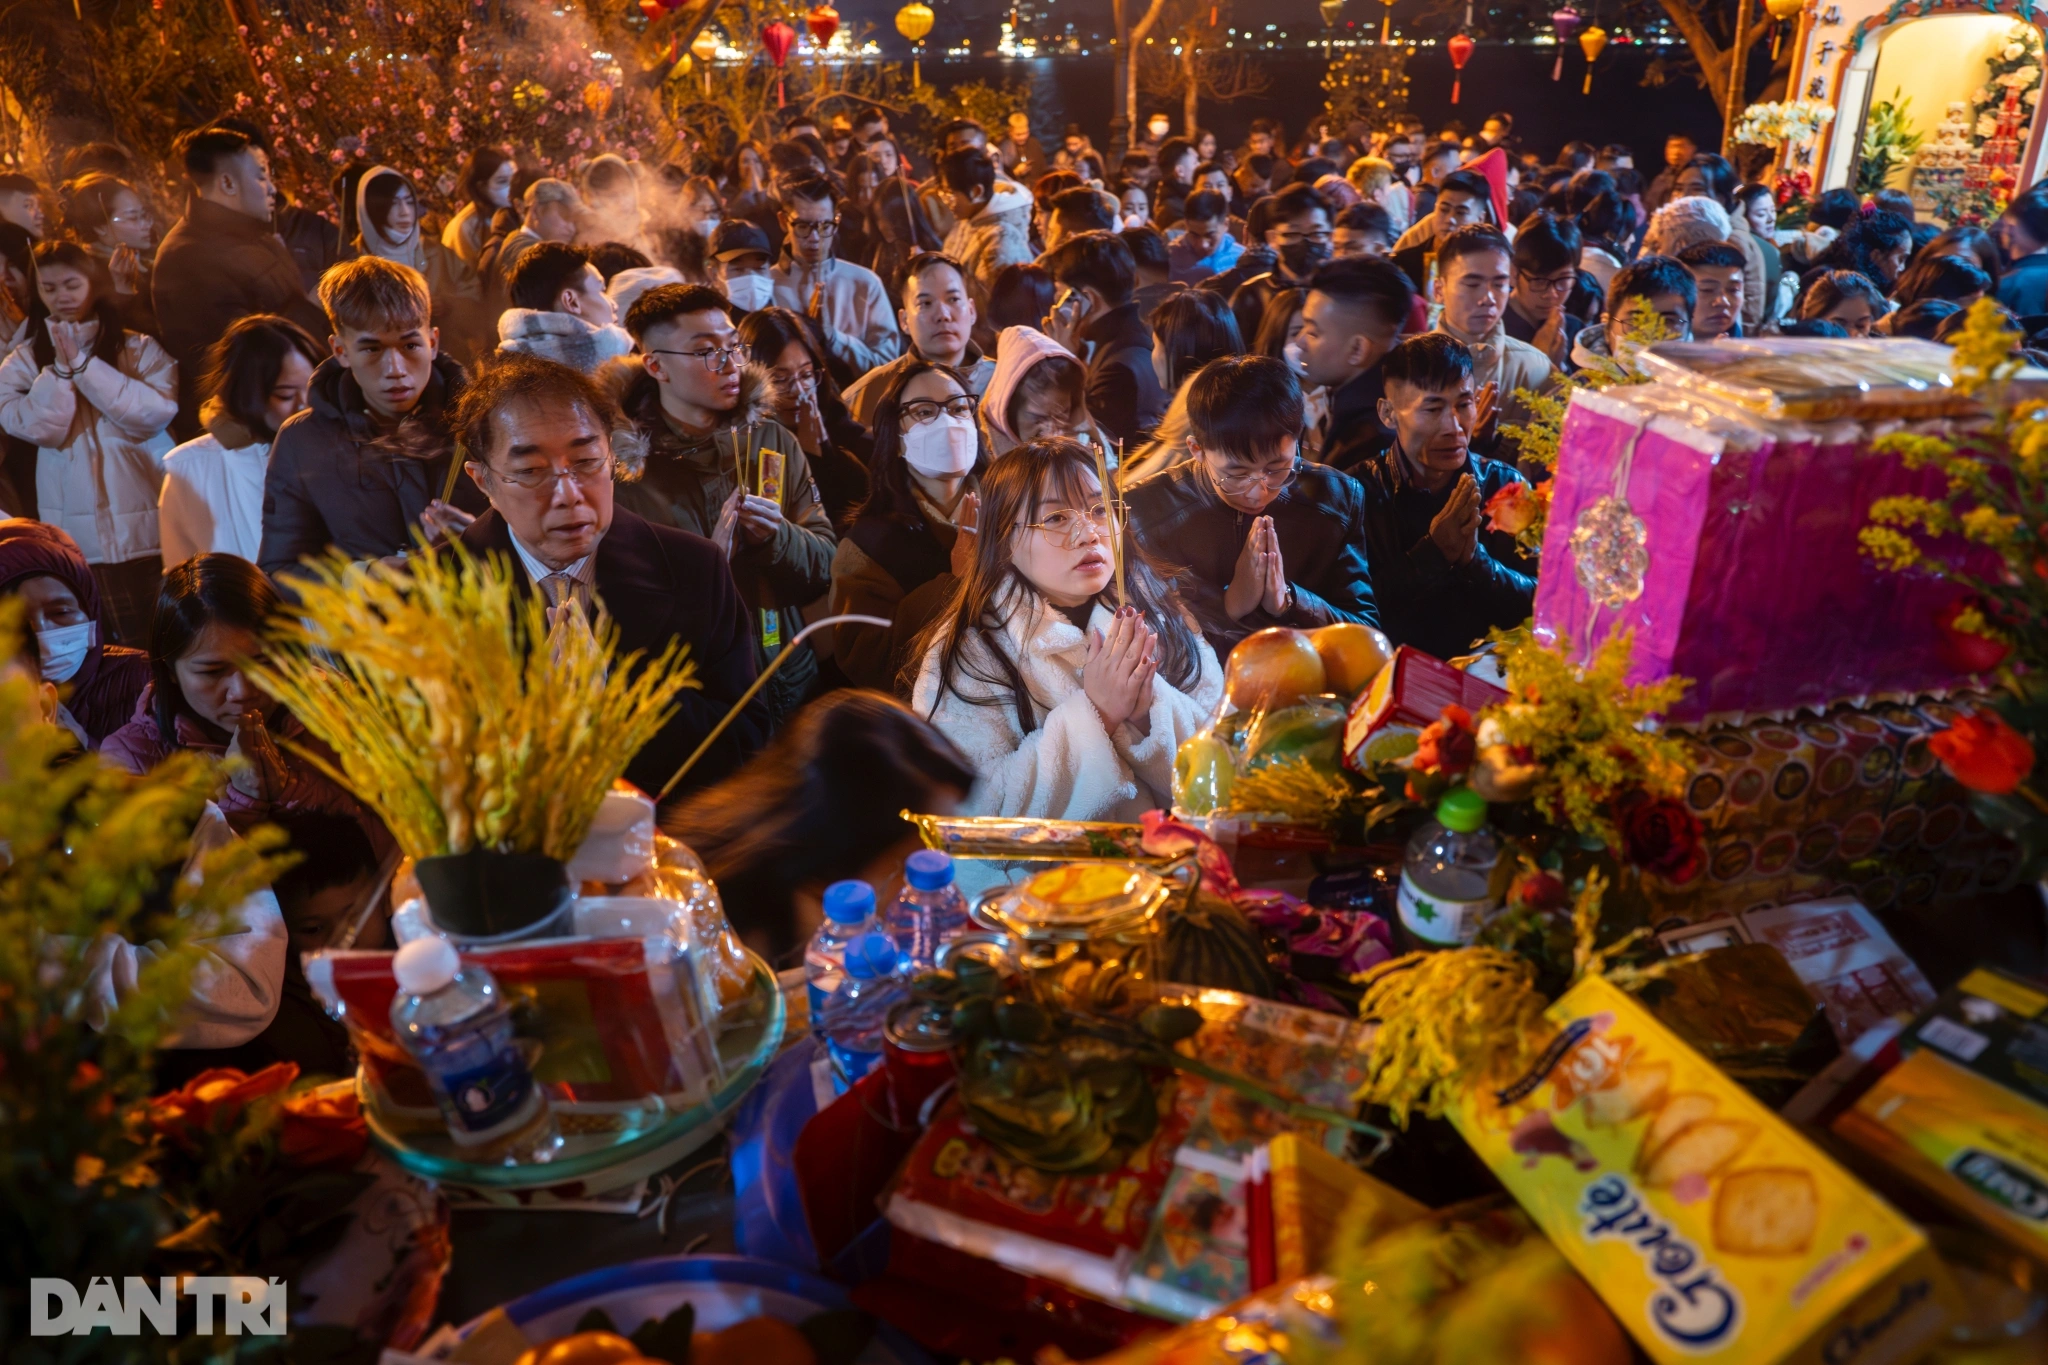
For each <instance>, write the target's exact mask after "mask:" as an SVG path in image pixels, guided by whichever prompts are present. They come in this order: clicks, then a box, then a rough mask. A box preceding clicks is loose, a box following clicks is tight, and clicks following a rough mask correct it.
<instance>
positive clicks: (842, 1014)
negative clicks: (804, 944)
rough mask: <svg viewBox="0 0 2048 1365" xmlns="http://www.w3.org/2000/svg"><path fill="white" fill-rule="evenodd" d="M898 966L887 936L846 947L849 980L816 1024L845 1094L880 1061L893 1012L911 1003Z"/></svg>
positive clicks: (875, 936)
mask: <svg viewBox="0 0 2048 1365" xmlns="http://www.w3.org/2000/svg"><path fill="white" fill-rule="evenodd" d="M900 963H901V958H900V957H899V955H898V954H897V952H896V945H895V944H894V943H891V942H890V941H889V936H888V935H887V934H875V933H869V934H862V935H860V936H859V937H857V938H855V939H854V940H853V941H852V942H851V943H849V944H847V945H846V960H845V975H844V977H843V978H842V979H841V980H840V983H839V989H838V990H836V991H834V992H832V994H831V995H830V996H829V997H828V998H827V999H826V1001H825V1005H824V1008H823V1009H822V1010H821V1011H820V1012H819V1016H818V1019H817V1021H816V1023H817V1028H818V1032H820V1033H822V1034H824V1036H825V1051H826V1053H827V1054H829V1055H830V1056H831V1058H832V1070H833V1075H834V1080H835V1083H836V1084H837V1085H838V1087H839V1089H840V1090H841V1092H842V1093H843V1092H844V1091H845V1089H846V1088H847V1087H849V1086H851V1085H852V1084H853V1083H854V1082H855V1081H857V1080H859V1079H860V1078H861V1077H863V1076H865V1075H867V1074H868V1072H870V1071H872V1070H873V1069H874V1067H875V1064H876V1063H877V1062H879V1061H881V1060H882V1047H883V1044H884V1042H885V1041H886V1039H885V1035H884V1030H885V1028H886V1026H887V1024H888V1022H889V1011H890V1010H892V1009H894V1008H895V1007H896V1006H897V1005H898V1004H900V1003H901V1002H902V1001H904V1000H907V999H908V998H909V990H908V988H907V987H906V986H905V984H904V981H903V978H902V977H901V976H899V975H897V967H898V966H899V965H900Z"/></svg>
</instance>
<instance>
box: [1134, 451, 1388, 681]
mask: <svg viewBox="0 0 2048 1365" xmlns="http://www.w3.org/2000/svg"><path fill="white" fill-rule="evenodd" d="M1125 497H1126V499H1127V501H1128V502H1129V505H1130V515H1131V529H1132V530H1133V531H1134V532H1135V533H1136V534H1137V537H1138V543H1139V544H1140V545H1142V546H1143V547H1144V548H1145V550H1146V552H1147V553H1149V554H1151V555H1152V557H1153V558H1154V559H1156V560H1158V561H1160V562H1161V563H1162V564H1163V565H1164V566H1165V567H1166V569H1167V570H1168V571H1169V572H1172V573H1173V574H1174V575H1175V586H1177V587H1178V588H1179V589H1180V595H1181V598H1182V600H1183V601H1185V602H1186V603H1187V605H1188V608H1189V610H1191V611H1193V612H1194V614H1195V619H1196V620H1197V621H1199V622H1200V623H1201V626H1202V633H1203V634H1204V635H1205V636H1207V637H1208V639H1209V644H1210V646H1211V647H1212V648H1214V649H1215V651H1216V656H1217V657H1218V658H1219V659H1220V658H1222V657H1223V656H1224V655H1226V654H1228V653H1229V652H1230V648H1231V646H1232V645H1235V644H1236V643H1237V642H1238V641H1239V640H1242V639H1243V638H1244V637H1245V636H1247V635H1249V634H1251V633H1252V632H1253V631H1255V630H1264V629H1265V628H1266V627H1267V626H1297V627H1300V628H1302V629H1313V628H1315V627H1316V626H1326V625H1329V624H1330V623H1331V622H1333V621H1357V622H1360V623H1361V624H1364V625H1368V626H1376V625H1378V624H1379V623H1380V618H1379V612H1378V610H1377V608H1376V607H1375V606H1374V603H1373V588H1372V580H1371V577H1370V575H1369V574H1368V573H1367V570H1366V561H1365V554H1364V550H1363V547H1364V545H1365V522H1364V517H1365V493H1364V490H1363V489H1361V488H1360V487H1359V485H1358V481H1357V480H1356V479H1353V478H1350V477H1349V476H1347V475H1344V474H1339V473H1338V472H1337V471H1336V470H1334V469H1326V468H1324V467H1323V466H1321V465H1316V464H1304V465H1303V466H1302V468H1301V473H1300V475H1299V476H1298V477H1296V479H1295V481H1294V482H1293V483H1292V484H1289V485H1288V487H1287V489H1286V491H1285V492H1283V493H1281V495H1280V496H1279V497H1278V498H1276V499H1274V500H1273V503H1272V505H1271V506H1269V507H1267V508H1266V511H1265V513H1264V515H1266V516H1270V517H1271V518H1273V527H1274V530H1275V531H1277V532H1278V533H1279V536H1280V559H1281V563H1282V564H1283V565H1285V567H1286V570H1287V581H1288V584H1289V586H1290V587H1292V589H1293V601H1292V602H1291V603H1290V604H1289V606H1288V609H1287V610H1286V611H1284V612H1282V613H1281V614H1280V615H1278V616H1275V615H1272V614H1271V613H1269V612H1267V611H1266V609H1265V608H1264V607H1254V608H1253V609H1252V611H1251V614H1250V615H1248V616H1246V617H1245V618H1244V619H1243V620H1241V621H1233V620H1231V619H1230V615H1229V613H1228V612H1226V611H1224V609H1223V593H1224V590H1225V589H1226V588H1228V587H1229V586H1230V580H1231V577H1232V575H1233V574H1235V573H1236V572H1237V556H1238V554H1239V552H1240V551H1242V550H1243V549H1244V538H1245V537H1246V536H1247V535H1249V534H1250V533H1251V528H1252V520H1253V518H1252V516H1251V514H1250V513H1246V512H1240V511H1238V510H1237V509H1236V508H1233V507H1230V506H1228V505H1227V504H1225V503H1224V502H1223V500H1222V499H1221V498H1219V497H1217V496H1216V494H1215V492H1214V491H1213V490H1212V489H1211V488H1210V486H1209V479H1208V475H1207V474H1205V473H1204V472H1203V470H1202V466H1201V465H1200V463H1199V462H1197V461H1192V460H1191V461H1188V462H1186V463H1183V464H1178V465H1174V466H1173V467H1172V468H1170V469H1163V470H1161V471H1160V472H1159V473H1157V474H1155V475H1153V476H1152V477H1151V478H1149V479H1146V480H1144V481H1143V482H1141V483H1139V484H1138V485H1136V486H1135V487H1133V488H1132V489H1130V490H1129V491H1128V492H1127V493H1126V494H1125Z"/></svg>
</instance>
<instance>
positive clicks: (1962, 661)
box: [1934, 597, 2012, 673]
mask: <svg viewBox="0 0 2048 1365" xmlns="http://www.w3.org/2000/svg"><path fill="white" fill-rule="evenodd" d="M1964 612H1975V613H1976V614H1977V615H1978V616H1979V617H1980V618H1981V617H1982V616H1983V614H1984V602H1983V599H1981V598H1978V597H1958V598H1957V599H1956V600H1955V601H1953V602H1951V603H1949V604H1948V606H1947V607H1945V608H1943V610H1942V613H1941V615H1939V616H1937V617H1936V618H1935V621H1934V624H1935V627H1936V629H1938V630H1939V631H1940V632H1941V657H1942V660H1943V662H1945V663H1947V664H1948V665H1949V667H1951V668H1954V669H1957V670H1959V671H1961V672H1964V673H1989V672H1990V671H1991V670H1992V669H1994V668H1997V667H1998V666H1999V665H2000V664H2002V663H2004V662H2005V659H2006V656H2007V655H2009V654H2011V653H2012V646H2011V645H2009V644H2007V643H2006V642H2005V641H2003V640H1996V639H1993V638H1992V637H1991V636H1989V635H1983V634H1979V633H1978V632H1977V631H1974V630H1964V629H1962V628H1961V627H1959V626H1958V625H1957V624H1956V618H1957V617H1959V616H1961V615H1962V614H1963V613H1964Z"/></svg>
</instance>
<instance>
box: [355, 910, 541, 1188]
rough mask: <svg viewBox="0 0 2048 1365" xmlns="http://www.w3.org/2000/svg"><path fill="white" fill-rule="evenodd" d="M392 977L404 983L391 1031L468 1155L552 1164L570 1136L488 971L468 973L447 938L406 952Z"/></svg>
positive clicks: (407, 947) (418, 941) (510, 1163)
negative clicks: (564, 1138) (551, 1106)
mask: <svg viewBox="0 0 2048 1365" xmlns="http://www.w3.org/2000/svg"><path fill="white" fill-rule="evenodd" d="M391 969H392V974H393V975H394V976H396V977H397V978H398V994H397V995H396V996H394V997H392V1000H391V1027H392V1029H393V1030H394V1031H395V1032H396V1033H397V1034H398V1041H399V1043H400V1044H402V1045H403V1046H404V1048H405V1050H406V1051H407V1052H409V1053H411V1054H412V1058H413V1060H414V1061H415V1062H417V1063H418V1064H419V1068H420V1070H421V1071H424V1072H425V1073H426V1075H427V1083H428V1084H429V1085H430V1086H432V1087H433V1091H434V1098H435V1100H436V1101H438V1102H439V1103H440V1106H441V1118H442V1121H443V1122H445V1123H446V1124H447V1125H448V1136H449V1137H450V1138H452V1139H453V1140H454V1142H455V1145H456V1146H458V1147H460V1148H462V1149H463V1155H464V1157H465V1158H467V1159H468V1160H470V1161H476V1162H484V1163H494V1164H501V1165H506V1166H513V1165H519V1164H522V1163H528V1162H539V1161H548V1160H550V1159H552V1158H553V1157H554V1155H555V1153H556V1151H557V1150H559V1149H560V1147H561V1145H562V1137H561V1134H560V1133H559V1132H557V1131H556V1129H555V1116H554V1112H553V1111H552V1110H551V1109H549V1108H548V1100H547V1096H546V1095H544V1094H542V1093H541V1089H540V1087H539V1086H537V1085H535V1084H534V1081H533V1073H532V1072H531V1071H529V1070H528V1069H527V1066H526V1057H525V1054H523V1053H522V1052H520V1050H519V1040H518V1039H517V1038H515V1037H513V1035H512V1012H511V1011H510V1010H509V1009H507V1008H506V1006H505V1000H504V997H503V996H502V995H501V994H500V993H499V991H498V983H497V981H496V980H495V979H494V978H493V977H492V976H491V974H490V973H489V972H488V971H486V970H484V969H483V968H482V967H479V966H475V965H471V966H468V967H465V966H463V965H462V959H461V958H460V957H459V956H458V955H457V954H456V951H455V945H454V944H452V943H450V942H449V941H448V940H447V939H445V938H422V939H415V940H414V941H413V942H411V943H408V944H406V945H405V946H404V947H403V948H400V949H399V950H398V953H397V955H396V956H395V957H394V958H393V959H392V964H391Z"/></svg>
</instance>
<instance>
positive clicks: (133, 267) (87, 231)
mask: <svg viewBox="0 0 2048 1365" xmlns="http://www.w3.org/2000/svg"><path fill="white" fill-rule="evenodd" d="M62 194H63V198H64V226H65V229H66V230H67V231H68V232H69V233H70V234H71V236H72V237H73V238H74V239H76V240H77V241H78V242H79V243H80V244H81V245H83V246H84V247H85V249H86V250H87V251H90V252H91V253H92V254H93V255H94V256H95V257H97V258H98V259H99V261H100V263H101V264H103V265H105V266H106V268H107V276H108V278H109V279H111V280H112V281H113V282H114V298H115V301H116V303H117V304H118V306H119V308H120V310H121V323H122V325H123V326H125V327H127V328H128V329H129V330H130V331H133V332H149V333H152V334H154V333H155V331H156V310H155V309H154V308H152V307H151V306H150V301H149V262H150V259H151V258H152V257H153V256H155V254H156V214H155V213H153V212H152V211H151V210H150V207H149V201H147V200H146V199H144V198H143V197H142V196H141V195H140V194H137V193H136V192H135V190H134V189H133V188H132V187H130V186H129V185H128V184H127V183H126V182H125V181H121V180H117V179H115V178H114V177H113V176H111V175H108V174H106V173H105V172H104V171H88V172H87V173H86V174H84V175H81V176H79V177H78V178H77V179H75V180H68V181H66V182H65V183H64V188H63V190H62Z"/></svg>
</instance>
